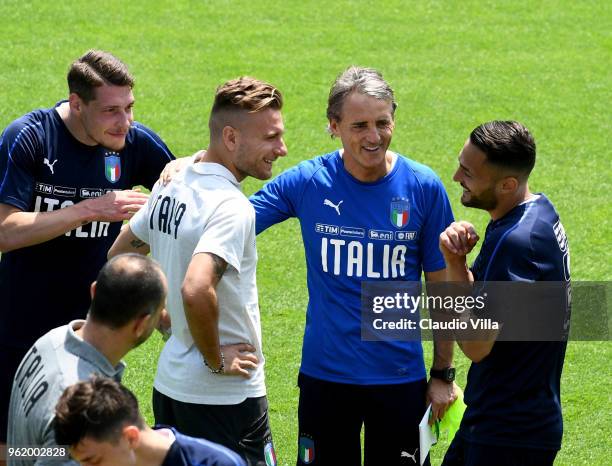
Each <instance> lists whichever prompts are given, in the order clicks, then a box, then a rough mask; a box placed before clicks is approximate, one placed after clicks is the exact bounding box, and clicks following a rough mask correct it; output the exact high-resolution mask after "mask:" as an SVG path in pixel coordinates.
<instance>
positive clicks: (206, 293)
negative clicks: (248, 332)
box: [183, 286, 221, 369]
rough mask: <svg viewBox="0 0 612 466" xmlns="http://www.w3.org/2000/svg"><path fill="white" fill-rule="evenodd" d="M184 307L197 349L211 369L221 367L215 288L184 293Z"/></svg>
mask: <svg viewBox="0 0 612 466" xmlns="http://www.w3.org/2000/svg"><path fill="white" fill-rule="evenodd" d="M183 306H184V308H185V316H186V318H187V324H188V326H189V331H190V332H191V336H192V337H193V341H194V343H195V345H196V348H198V350H199V351H200V353H202V356H204V359H205V360H206V362H207V364H208V365H209V366H210V367H212V368H214V369H216V368H218V367H220V366H221V348H220V343H219V306H218V302H217V293H216V290H215V288H214V287H212V286H211V287H208V288H205V289H199V290H198V291H197V292H196V293H189V294H186V293H183Z"/></svg>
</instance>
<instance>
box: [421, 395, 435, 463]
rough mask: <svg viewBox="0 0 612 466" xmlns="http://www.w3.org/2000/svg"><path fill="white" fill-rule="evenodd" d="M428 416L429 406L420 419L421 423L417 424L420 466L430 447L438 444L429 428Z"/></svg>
mask: <svg viewBox="0 0 612 466" xmlns="http://www.w3.org/2000/svg"><path fill="white" fill-rule="evenodd" d="M430 414H431V404H430V405H429V406H428V407H427V410H426V411H425V415H424V416H423V419H421V422H420V423H419V447H420V448H419V451H420V454H421V458H420V459H421V466H422V465H423V463H424V462H425V459H426V458H427V454H428V453H429V450H430V449H431V446H432V445H435V444H436V443H438V439H437V438H436V436H435V434H434V433H433V432H432V430H431V426H430V425H429V424H428V421H429V416H430Z"/></svg>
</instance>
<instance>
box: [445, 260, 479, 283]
mask: <svg viewBox="0 0 612 466" xmlns="http://www.w3.org/2000/svg"><path fill="white" fill-rule="evenodd" d="M446 281H447V282H468V283H474V275H472V271H471V270H470V269H469V267H468V265H467V262H466V260H465V257H462V258H458V259H457V260H453V261H450V260H447V261H446Z"/></svg>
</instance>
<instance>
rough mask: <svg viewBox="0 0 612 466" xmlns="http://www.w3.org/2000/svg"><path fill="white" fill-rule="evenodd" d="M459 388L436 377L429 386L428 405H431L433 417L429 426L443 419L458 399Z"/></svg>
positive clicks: (430, 381) (430, 380)
mask: <svg viewBox="0 0 612 466" xmlns="http://www.w3.org/2000/svg"><path fill="white" fill-rule="evenodd" d="M456 388H457V386H456V385H455V382H452V383H448V382H445V381H443V380H440V379H436V378H434V377H432V378H430V379H429V383H428V384H427V404H429V403H431V417H430V418H429V425H430V426H431V425H433V423H434V422H436V421H438V420H440V419H442V418H443V417H444V413H446V410H447V409H448V408H449V407H450V405H452V404H453V402H454V401H455V400H456V399H457V389H456Z"/></svg>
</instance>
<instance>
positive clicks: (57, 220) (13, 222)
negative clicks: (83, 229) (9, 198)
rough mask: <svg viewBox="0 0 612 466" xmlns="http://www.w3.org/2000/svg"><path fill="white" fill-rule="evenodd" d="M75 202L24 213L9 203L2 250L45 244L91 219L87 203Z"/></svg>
mask: <svg viewBox="0 0 612 466" xmlns="http://www.w3.org/2000/svg"><path fill="white" fill-rule="evenodd" d="M81 204H82V203H79V204H75V205H72V206H69V207H66V208H63V209H59V210H54V211H52V212H23V211H20V210H18V209H14V208H11V207H8V206H2V208H1V210H2V211H4V213H5V214H6V215H1V216H0V218H1V220H0V252H8V251H12V250H14V249H20V248H24V247H27V246H33V245H35V244H40V243H44V242H45V241H49V240H51V239H53V238H57V237H58V236H61V235H63V234H64V233H67V232H69V231H71V230H73V229H75V228H77V227H79V226H81V225H85V224H86V223H89V221H91V214H90V212H89V210H88V209H87V206H86V205H81Z"/></svg>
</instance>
